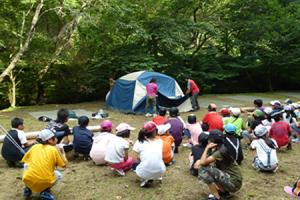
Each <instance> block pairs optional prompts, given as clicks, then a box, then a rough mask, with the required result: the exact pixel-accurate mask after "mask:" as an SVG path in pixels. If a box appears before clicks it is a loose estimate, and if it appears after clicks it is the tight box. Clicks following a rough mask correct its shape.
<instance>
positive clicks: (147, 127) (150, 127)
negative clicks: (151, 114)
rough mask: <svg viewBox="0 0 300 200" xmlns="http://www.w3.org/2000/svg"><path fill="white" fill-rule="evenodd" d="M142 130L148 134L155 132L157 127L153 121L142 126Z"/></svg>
mask: <svg viewBox="0 0 300 200" xmlns="http://www.w3.org/2000/svg"><path fill="white" fill-rule="evenodd" d="M143 129H144V130H145V131H146V132H148V133H149V132H153V131H155V130H156V129H157V127H156V124H155V123H154V122H153V121H149V122H146V123H145V124H144V126H143Z"/></svg>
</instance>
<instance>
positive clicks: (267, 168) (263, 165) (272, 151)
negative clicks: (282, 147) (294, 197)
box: [250, 124, 278, 172]
mask: <svg viewBox="0 0 300 200" xmlns="http://www.w3.org/2000/svg"><path fill="white" fill-rule="evenodd" d="M267 134H268V129H267V128H266V127H265V126H263V125H261V124H260V125H258V126H257V127H256V128H255V129H254V135H255V136H256V138H257V139H254V140H253V141H252V142H251V145H250V146H251V149H252V150H254V151H256V152H255V153H256V155H255V157H254V159H253V162H252V166H253V167H254V169H256V170H258V171H262V172H272V171H275V170H276V169H277V167H278V159H277V154H276V148H277V143H276V141H275V140H274V139H270V138H268V137H267Z"/></svg>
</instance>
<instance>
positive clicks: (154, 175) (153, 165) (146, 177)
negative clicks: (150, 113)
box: [133, 121, 166, 187]
mask: <svg viewBox="0 0 300 200" xmlns="http://www.w3.org/2000/svg"><path fill="white" fill-rule="evenodd" d="M156 133H157V127H156V125H155V123H154V122H152V121H151V122H147V123H145V124H144V126H143V128H142V129H141V130H140V132H139V136H138V140H137V141H136V142H135V144H134V146H133V151H135V152H136V153H137V154H138V155H136V157H137V160H139V161H140V163H139V164H138V165H137V167H136V169H135V172H136V174H137V175H138V176H139V177H140V178H141V184H140V187H145V186H147V185H148V183H149V182H150V181H152V180H160V181H161V180H162V175H163V174H164V173H165V171H166V166H165V164H164V162H163V159H162V151H163V141H162V140H161V139H159V138H157V137H156Z"/></svg>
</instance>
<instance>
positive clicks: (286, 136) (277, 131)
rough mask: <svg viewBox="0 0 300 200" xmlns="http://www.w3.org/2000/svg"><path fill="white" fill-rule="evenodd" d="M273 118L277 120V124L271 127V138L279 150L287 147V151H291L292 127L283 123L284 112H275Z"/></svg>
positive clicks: (272, 114)
mask: <svg viewBox="0 0 300 200" xmlns="http://www.w3.org/2000/svg"><path fill="white" fill-rule="evenodd" d="M271 117H272V118H273V119H274V120H275V122H274V123H273V124H272V126H271V129H270V133H269V136H270V137H271V138H273V139H274V140H276V142H277V145H278V148H280V147H283V146H286V145H287V149H288V150H291V149H292V142H291V139H290V136H291V127H290V125H289V124H288V123H287V122H285V121H282V111H281V110H275V111H273V113H271Z"/></svg>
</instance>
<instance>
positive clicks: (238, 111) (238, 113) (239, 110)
mask: <svg viewBox="0 0 300 200" xmlns="http://www.w3.org/2000/svg"><path fill="white" fill-rule="evenodd" d="M230 112H231V113H232V114H233V115H234V116H238V115H240V114H241V109H240V108H230Z"/></svg>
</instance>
